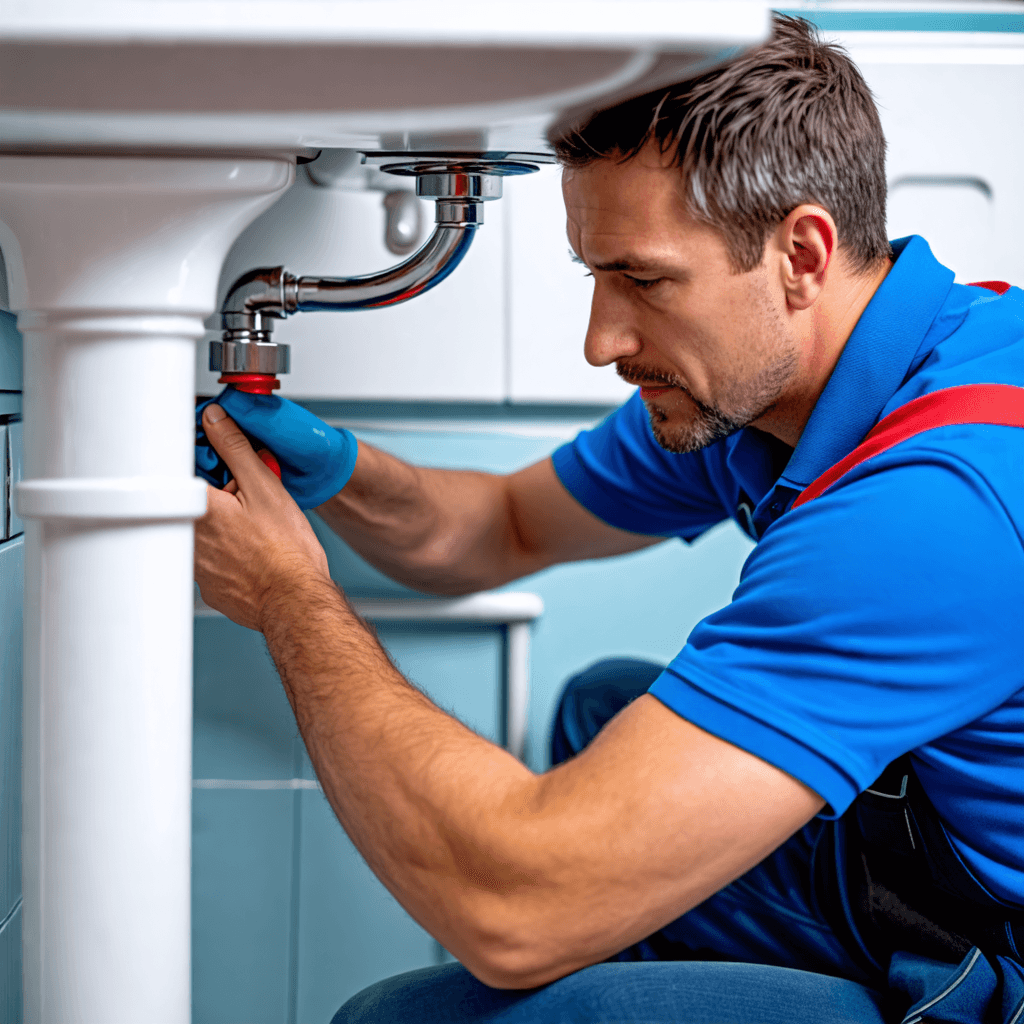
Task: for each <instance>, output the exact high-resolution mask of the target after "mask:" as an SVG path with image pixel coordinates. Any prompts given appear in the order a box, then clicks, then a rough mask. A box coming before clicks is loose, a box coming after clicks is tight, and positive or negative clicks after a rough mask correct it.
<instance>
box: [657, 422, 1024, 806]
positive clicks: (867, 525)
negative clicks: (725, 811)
mask: <svg viewBox="0 0 1024 1024" xmlns="http://www.w3.org/2000/svg"><path fill="white" fill-rule="evenodd" d="M965 429H967V430H969V429H971V428H943V430H951V431H964V430H965ZM975 429H976V428H975ZM987 429H988V431H989V440H988V441H987V442H986V443H987V444H989V446H990V453H991V456H992V458H993V459H1002V460H1003V462H1004V463H1006V461H1007V460H1009V459H1016V461H1017V463H1021V462H1022V461H1024V459H1022V455H1021V445H1020V442H1019V439H1018V438H1014V439H1013V442H1014V443H1008V442H1010V440H1011V439H1010V436H1009V435H1008V434H1007V433H1006V431H1008V430H1009V431H1012V430H1013V428H1005V427H997V428H987ZM934 433H938V431H936V432H934ZM992 434H996V435H998V436H997V437H996V439H995V440H992ZM911 444H913V448H912V450H905V449H908V448H909V446H910V445H911ZM1000 446H1001V448H1000ZM1013 447H1016V454H1013V453H1012V452H1009V449H1011V448H1013ZM972 461H973V460H972ZM975 464H976V463H975ZM1010 468H1011V469H1012V467H1010ZM1017 469H1018V470H1019V469H1020V466H1017ZM988 479H991V477H986V476H983V475H982V474H981V473H980V472H979V471H978V470H976V469H974V468H972V465H971V464H968V463H967V461H966V460H965V459H963V458H960V457H958V456H957V455H956V454H955V452H951V451H950V449H949V448H948V447H940V446H938V442H937V441H935V442H929V441H922V440H920V439H919V440H917V441H916V442H908V443H907V444H905V445H902V446H900V447H899V448H897V449H893V451H892V452H890V453H887V454H885V455H880V456H877V457H876V458H874V459H872V460H871V461H870V462H869V463H865V464H864V465H863V466H861V467H858V469H856V470H854V471H852V472H851V473H849V474H848V475H847V477H845V478H844V479H843V480H842V481H841V482H840V483H839V484H837V485H836V486H835V487H834V488H832V490H830V491H828V492H826V493H825V494H824V495H822V496H821V497H819V498H816V499H815V500H814V501H811V502H808V503H807V504H806V505H803V506H801V507H800V508H798V509H795V510H792V511H790V512H788V513H786V514H785V515H784V516H782V518H781V519H779V520H778V521H777V522H776V523H775V524H773V525H772V526H771V527H770V528H769V529H768V530H767V531H766V533H765V535H764V537H763V539H762V540H761V542H760V543H759V544H758V546H757V547H756V548H755V549H754V551H753V552H752V553H751V555H750V557H749V558H748V560H747V562H746V564H745V565H744V568H743V572H742V575H741V578H740V583H739V586H738V588H737V590H736V591H735V594H734V596H733V599H732V601H731V603H730V604H729V605H728V606H727V607H725V608H723V609H722V610H720V611H719V612H716V613H715V614H713V615H711V616H709V617H708V618H706V619H705V620H703V621H702V622H701V623H699V624H698V625H697V626H696V627H695V629H694V630H693V632H692V633H691V635H690V637H689V640H688V642H687V644H686V647H685V648H684V649H683V650H682V652H681V653H680V654H679V655H678V657H676V658H675V660H674V661H673V662H672V663H671V665H670V666H669V667H668V669H666V671H665V672H664V674H663V675H662V676H661V677H660V678H659V679H658V680H656V681H655V683H654V685H653V687H652V688H651V691H650V692H651V693H652V694H653V695H654V696H655V697H657V698H658V699H659V700H661V701H662V702H663V703H664V704H666V705H667V706H668V707H670V708H671V709H673V710H674V711H676V712H677V713H678V714H679V715H681V716H683V717H684V718H686V719H687V720H689V721H691V722H693V723H694V724H696V725H698V726H700V727H701V728H703V729H705V730H706V731H708V732H710V733H712V734H714V735H716V736H719V737H720V738H722V739H725V740H727V741H728V742H730V743H732V744H734V745H736V746H738V747H741V748H742V749H745V750H747V751H749V752H750V753H752V754H754V755H756V756H757V757H760V758H761V759H763V760H765V761H767V762H769V763H771V764H773V765H775V766H776V767H778V768H781V769H782V770H783V771H785V772H787V773H788V774H790V775H792V776H794V777H795V778H797V779H799V780H800V781H802V782H804V783H805V784H806V785H808V786H810V787H811V788H812V789H814V790H815V791H816V792H817V793H818V794H819V795H821V796H822V797H823V798H824V799H825V800H826V801H827V803H828V804H829V807H830V811H829V812H828V813H832V814H834V815H840V814H842V812H843V811H844V810H845V809H846V808H847V807H848V806H849V805H850V803H851V802H852V801H853V799H854V797H855V796H856V795H857V794H858V793H859V792H860V791H861V790H863V789H864V788H866V787H867V786H868V785H870V784H871V782H872V781H873V780H874V779H875V778H877V777H878V775H879V774H880V773H881V771H882V769H883V768H884V767H885V766H886V765H887V764H888V763H889V762H891V761H892V760H894V759H895V758H896V757H898V756H900V755H901V754H903V753H905V752H907V751H908V750H913V749H916V748H918V747H921V746H922V745H924V744H928V743H930V742H931V741H934V740H937V739H938V738H941V737H947V735H948V734H950V733H953V732H955V731H956V730H959V729H962V727H964V726H966V725H968V723H973V722H975V720H976V719H978V718H979V717H980V716H984V715H986V714H988V713H989V712H991V711H992V710H993V709H995V708H998V707H999V706H1000V705H1002V704H1003V703H1004V702H1005V701H1007V700H1009V699H1010V698H1011V697H1012V695H1013V694H1014V693H1015V692H1016V691H1018V690H1020V688H1021V684H1022V677H1021V670H1020V660H1021V651H1022V648H1021V635H1022V634H1021V623H1022V619H1021V580H1022V579H1024V548H1022V543H1021V536H1020V533H1019V530H1018V527H1017V526H1015V524H1014V521H1013V519H1012V518H1011V516H1010V515H1009V514H1008V512H1007V505H1008V504H1009V503H1008V502H1007V501H1006V498H1007V495H1005V494H1004V495H1002V496H1000V495H999V494H998V493H996V492H995V491H994V490H993V488H992V487H991V485H990V484H989V483H988ZM1002 479H1006V480H1010V479H1015V478H1014V477H1013V476H1012V475H1011V474H1010V473H1006V474H1005V475H1004V476H1002ZM1016 479H1019V478H1016ZM1020 490H1021V488H1020V486H1019V485H1017V491H1018V492H1020ZM1017 497H1018V499H1020V498H1021V497H1024V495H1022V494H1020V493H1018V495H1017ZM986 742H991V737H990V738H989V739H988V740H986Z"/></svg>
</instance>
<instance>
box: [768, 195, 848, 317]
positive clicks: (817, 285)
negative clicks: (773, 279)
mask: <svg viewBox="0 0 1024 1024" xmlns="http://www.w3.org/2000/svg"><path fill="white" fill-rule="evenodd" d="M836 242H837V234H836V223H835V221H834V220H833V219H832V217H831V216H830V214H829V213H828V211H827V210H824V209H822V207H820V206H811V205H810V204H808V203H804V204H802V205H800V206H798V207H797V208H796V209H795V210H793V211H791V212H790V214H789V215H788V216H787V217H786V219H785V220H784V221H783V222H782V223H781V224H780V225H779V226H778V228H777V229H776V231H775V244H776V246H777V248H778V252H779V255H780V256H781V273H782V285H783V289H784V290H785V293H786V301H787V303H788V304H789V307H790V309H808V308H810V307H811V306H813V305H814V303H815V302H816V301H817V299H818V296H819V295H820V294H821V290H822V289H823V288H824V287H825V281H826V280H827V279H828V271H829V267H830V266H831V265H832V261H833V258H834V256H835V250H836Z"/></svg>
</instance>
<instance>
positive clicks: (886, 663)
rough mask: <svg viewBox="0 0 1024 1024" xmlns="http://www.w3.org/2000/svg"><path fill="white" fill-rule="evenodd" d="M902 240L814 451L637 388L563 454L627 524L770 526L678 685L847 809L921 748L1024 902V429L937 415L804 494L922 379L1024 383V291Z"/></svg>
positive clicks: (690, 711) (665, 691) (598, 505)
mask: <svg viewBox="0 0 1024 1024" xmlns="http://www.w3.org/2000/svg"><path fill="white" fill-rule="evenodd" d="M894 250H895V252H896V255H897V259H896V262H895V264H894V266H893V268H892V269H891V270H890V272H889V274H888V276H887V277H886V278H885V280H884V281H883V283H882V285H881V286H880V287H879V289H878V291H877V292H876V293H875V295H874V296H873V298H872V299H871V302H870V303H869V304H868V307H867V309H866V310H865V311H864V313H863V314H862V316H861V318H860V320H859V321H858V323H857V326H856V328H855V329H854V331H853V333H852V334H851V335H850V338H849V340H848V341H847V343H846V346H845V348H844V349H843V353H842V355H841V357H840V359H839V362H838V364H837V365H836V368H835V371H834V372H833V374H832V376H831V378H830V379H829V382H828V384H827V385H826V387H825V390H824V391H823V392H822V395H821V397H820V398H819V400H818V402H817V405H816V406H815V408H814V411H813V413H812V414H811V418H810V420H809V421H808V423H807V426H806V428H805V430H804V432H803V435H802V436H801V438H800V442H799V444H798V445H797V447H796V448H795V449H790V448H789V447H788V446H786V445H784V444H782V443H781V442H779V441H778V440H776V439H775V438H773V437H771V436H770V435H768V434H765V433H762V432H761V431H759V430H756V429H754V428H749V427H748V428H746V429H744V430H741V431H739V432H738V433H736V434H734V435H732V436H731V437H728V438H725V439H724V440H722V441H719V442H717V443H716V444H714V445H711V446H710V447H708V448H706V449H704V450H702V451H699V452H693V453H689V454H683V455H679V454H673V453H671V452H667V451H665V450H664V449H663V448H661V447H660V446H659V445H658V443H657V441H656V440H655V439H654V436H653V434H652V432H651V427H650V421H649V419H648V416H647V412H646V410H645V408H644V405H643V403H642V402H641V400H640V396H639V394H636V395H634V396H633V397H632V398H631V399H630V400H629V401H628V402H627V403H626V404H625V405H624V406H623V407H622V408H621V409H619V410H617V411H616V412H614V413H613V414H612V415H611V416H609V417H608V419H606V420H605V421H604V422H603V423H601V424H600V425H599V426H598V427H596V428H595V429H594V430H590V431H585V432H584V433H582V434H580V435H579V436H578V437H577V438H576V439H575V440H574V441H573V442H571V443H570V444H567V445H565V446H563V447H562V448H560V449H559V450H558V451H556V452H555V455H554V465H555V469H556V472H557V473H558V476H559V478H560V479H561V481H562V483H563V484H564V485H565V487H566V488H567V489H568V491H569V492H570V493H571V494H572V495H573V496H574V497H575V498H576V500H577V501H579V502H580V504H581V505H583V506H584V507H585V508H587V509H589V510H590V511H591V512H593V513H594V514H595V515H596V516H598V517H599V518H601V519H603V520H604V521H606V522H608V523H610V524H612V525H613V526H617V527H620V528H621V529H625V530H631V531H634V532H636V533H643V534H653V535H659V536H664V537H681V538H682V539H684V540H687V541H689V540H692V539H693V538H695V537H697V536H699V535H700V534H701V533H703V532H704V531H705V530H707V529H709V528H710V527H712V526H714V525H715V524H716V523H719V522H721V521H722V520H723V519H726V518H729V517H735V518H737V519H738V521H739V522H740V524H741V525H742V526H743V527H744V528H745V529H747V530H748V532H750V533H751V534H752V535H753V536H754V537H755V538H756V539H757V540H758V543H757V546H756V547H755V548H754V550H753V551H752V552H751V554H750V556H749V558H748V559H747V561H746V564H745V565H744V567H743V571H742V573H741V576H740V583H739V586H738V587H737V589H736V591H735V593H734V594H733V597H732V601H731V602H730V603H729V604H728V605H727V606H726V607H725V608H722V609H721V610H720V611H717V612H715V613H714V614H713V615H710V616H708V617H707V618H706V619H704V620H703V621H702V622H700V623H699V624H698V625H697V626H696V627H695V628H694V630H693V632H692V633H691V634H690V636H689V639H688V640H687V643H686V646H685V647H684V648H683V650H682V651H681V652H680V653H679V655H678V656H677V657H676V658H675V660H674V661H673V662H672V663H671V665H669V667H668V668H667V669H666V670H665V672H664V673H663V674H662V675H661V677H660V678H659V679H658V680H657V681H656V682H655V683H654V685H653V686H652V687H651V690H650V692H651V693H652V694H653V695H654V696H655V697H657V698H658V699H659V700H661V701H662V702H663V703H664V704H666V705H667V706H668V707H670V708H671V709H672V710H673V711H675V712H677V713H678V714H679V715H681V716H683V717H684V718H686V719H688V720H689V721H691V722H693V723H695V724H696V725H698V726H700V727H701V728H702V729H705V730H706V731H708V732H710V733H713V734H714V735H716V736H719V737H721V738H722V739H725V740H727V741H728V742H730V743H732V744H734V745H736V746H738V747H741V748H743V749H744V750H747V751H749V752H750V753H752V754H755V755H756V756H757V757H760V758H762V759H763V760H765V761H768V762H769V763H771V764H773V765H776V766H777V767H779V768H781V769H782V770H783V771H785V772H787V773H788V774H790V775H792V776H794V777H795V778H797V779H799V780H800V781H802V782H804V783H806V784H807V785H808V786H810V787H811V788H812V789H813V790H815V791H816V792H817V793H819V794H820V795H821V796H822V797H823V798H824V799H825V800H826V801H827V803H828V807H827V808H826V813H827V814H833V815H839V814H842V812H843V811H844V810H846V808H847V807H848V806H849V805H850V803H851V802H852V801H853V799H854V797H855V796H856V795H857V794H858V793H859V792H860V791H862V790H863V789H865V788H866V787H867V786H868V785H870V784H871V782H873V781H874V780H875V779H876V778H877V777H878V775H879V774H880V773H881V771H882V769H883V768H884V767H885V766H886V765H887V764H889V762H890V761H892V760H894V759H895V758H896V757H898V756H900V755H901V754H903V753H905V752H907V751H909V750H912V751H913V752H914V756H915V762H914V763H915V768H916V770H917V773H918V775H919V777H920V780H921V783H922V785H923V786H924V788H925V790H926V791H927V792H928V794H929V796H930V797H931V799H932V801H933V803H934V804H935V806H936V808H937V810H938V811H939V813H940V814H941V816H942V818H943V820H944V822H945V823H946V826H947V829H948V831H949V833H950V838H951V839H952V841H953V845H954V846H955V848H956V849H957V851H958V852H959V853H960V854H961V856H962V857H963V859H964V861H965V862H966V864H967V865H968V866H969V867H970V868H971V869H972V871H973V872H974V873H975V875H976V876H977V877H978V878H979V880H980V881H982V882H983V883H984V884H985V885H986V886H987V887H988V888H989V889H990V890H991V891H992V892H993V893H995V894H996V895H997V896H1000V897H1002V898H1004V899H1008V900H1011V901H1013V902H1016V903H1021V904H1024V430H1022V429H1020V428H1016V427H1001V426H973V425H972V426H954V427H941V428H937V429H934V430H931V431H928V432H927V433H925V434H922V435H919V436H918V437H916V438H913V439H911V440H908V441H905V442H903V443H902V444H899V445H897V446H896V447H895V448H892V449H891V450H890V451H888V452H886V453H884V454H882V455H878V456H876V457H875V458H873V459H871V460H870V461H869V462H867V463H864V464H862V465H861V466H860V467H858V468H857V469H855V470H853V471H852V472H850V473H848V474H847V475H846V476H845V477H843V478H842V480H841V481H840V482H839V483H838V484H837V485H836V486H834V487H833V488H832V489H831V490H829V491H827V492H826V493H825V494H824V495H822V496H821V497H819V498H816V499H815V500H814V501H811V502H808V503H807V504H806V505H803V506H801V507H800V508H797V509H795V510H793V511H791V512H790V511H788V509H789V507H790V505H791V504H792V501H793V499H794V497H795V496H796V495H797V494H798V493H799V492H800V491H801V490H803V488H804V487H806V486H807V484H809V483H811V481H812V480H814V479H815V478H816V477H818V476H819V475H820V474H821V473H822V472H824V470H826V469H828V468H829V466H831V465H833V464H834V463H836V462H838V461H839V460H840V459H842V458H843V457H844V456H846V455H847V454H848V453H849V452H850V451H852V450H853V449H854V448H855V447H856V446H857V445H858V444H859V443H860V441H861V440H862V439H863V437H864V435H865V434H866V433H867V432H868V431H869V430H870V429H871V427H872V426H873V425H874V424H875V423H877V422H878V420H880V419H881V418H882V417H884V416H886V415H888V413H890V412H892V411H893V410H894V409H896V408H898V407H899V406H901V405H904V404H905V403H907V402H909V401H910V400H911V399H914V398H917V397H918V396H919V395H923V394H927V393H929V392H932V391H936V390H939V389H940V388H946V387H951V386H953V385H957V384H968V383H999V384H1015V385H1024V292H1022V291H1021V290H1020V289H1018V288H1011V289H1010V290H1009V291H1008V292H1007V293H1006V294H1005V295H1003V296H1001V297H999V296H997V295H996V294H995V293H994V292H991V291H988V290H986V289H982V288H973V287H968V286H964V285H956V284H954V283H953V273H952V271H950V270H947V269H946V268H945V267H943V266H941V265H940V264H939V263H938V262H936V260H935V258H934V257H933V256H932V254H931V251H930V249H929V248H928V245H927V243H926V242H925V241H924V240H923V239H921V238H919V237H917V236H912V237H911V238H909V239H901V240H900V241H899V242H897V243H894ZM783 513H787V514H785V515H783Z"/></svg>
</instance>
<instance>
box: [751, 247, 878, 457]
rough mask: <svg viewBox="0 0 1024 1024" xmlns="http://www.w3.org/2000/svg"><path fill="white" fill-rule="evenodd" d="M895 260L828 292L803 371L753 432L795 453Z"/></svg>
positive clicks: (816, 312)
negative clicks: (850, 342)
mask: <svg viewBox="0 0 1024 1024" xmlns="http://www.w3.org/2000/svg"><path fill="white" fill-rule="evenodd" d="M891 269H892V260H888V259H887V260H886V261H885V263H884V264H882V265H881V266H880V267H879V268H878V269H877V270H873V271H871V272H869V273H867V274H859V275H856V276H854V275H852V274H849V273H843V272H841V273H839V274H837V275H835V276H833V277H832V278H831V279H830V280H829V282H828V284H827V285H826V286H825V288H824V289H823V291H822V294H821V297H820V299H819V301H818V302H816V303H815V304H814V306H813V308H812V309H811V310H809V311H808V312H809V313H810V318H809V323H808V327H807V333H806V337H805V339H804V340H803V341H802V342H801V357H802V358H801V362H800V369H799V370H798V372H797V374H796V376H795V377H794V382H793V384H792V385H791V387H789V388H787V390H786V393H785V395H784V396H783V397H782V398H781V399H780V400H779V401H778V402H777V403H776V404H775V405H774V406H773V407H772V408H771V410H769V411H768V412H767V413H765V415H764V416H762V417H761V418H760V419H758V420H757V421H756V422H755V423H754V424H752V425H753V426H756V427H758V428H759V429H761V430H763V431H765V432H766V433H769V434H772V435H774V436H775V437H777V438H778V439H779V440H780V441H784V442H785V443H786V444H788V445H789V446H790V447H791V448H795V447H796V446H797V443H798V442H799V440H800V436H801V435H802V434H803V432H804V428H805V427H806V426H807V421H808V420H809V419H810V418H811V413H812V412H813V411H814V407H815V405H816V404H817V402H818V399H819V398H820V397H821V393H822V392H823V391H824V390H825V385H826V384H828V382H829V378H830V377H831V376H832V373H833V371H834V370H835V368H836V364H837V363H838V362H839V357H840V356H841V355H842V354H843V349H844V348H845V347H846V343H847V341H848V340H849V338H850V335H851V334H853V329H854V328H855V327H856V326H857V322H858V321H859V320H860V318H861V314H862V313H863V312H864V310H865V309H867V306H868V303H870V302H871V299H872V298H873V297H874V294H875V292H876V291H878V288H879V286H880V285H881V283H882V282H883V281H884V280H885V278H886V275H887V274H888V273H889V271H890V270H891Z"/></svg>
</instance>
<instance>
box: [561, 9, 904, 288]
mask: <svg viewBox="0 0 1024 1024" xmlns="http://www.w3.org/2000/svg"><path fill="white" fill-rule="evenodd" d="M773 25H774V32H773V34H772V38H771V39H770V40H768V42H766V43H764V44H762V45H761V46H758V47H755V48H753V49H751V50H749V51H747V52H746V53H743V54H741V55H740V56H739V57H737V58H736V59H735V60H733V61H732V62H731V63H729V64H727V65H726V66H725V67H722V68H719V69H716V70H714V71H710V72H706V73H705V74H702V75H700V76H698V77H696V78H693V79H690V80H689V81H686V82H681V83H679V84H678V85H673V86H669V87H668V88H667V89H664V88H663V89H659V90H657V91H655V92H651V93H648V94H647V95H645V96H641V97H639V98H637V99H633V100H628V101H626V102H624V103H620V104H619V105H618V106H615V107H612V108H610V109H608V110H604V111H601V112H599V113H597V114H594V115H593V116H592V117H591V118H590V119H589V120H588V121H587V122H586V123H585V124H583V125H582V126H580V127H578V128H575V129H573V130H570V131H568V132H566V133H565V134H564V135H562V136H561V137H560V138H558V139H556V140H555V141H554V146H555V152H556V153H557V154H558V158H559V160H560V161H561V162H562V163H563V164H566V165H568V166H570V167H577V166H583V165H586V164H589V163H592V162H594V161H595V160H600V159H618V160H620V161H623V162H624V161H626V160H629V159H631V158H632V157H634V156H635V155H636V154H637V153H638V152H639V151H640V150H641V149H643V148H644V146H646V145H647V144H648V143H649V142H652V141H654V142H657V144H658V145H659V146H660V147H661V151H662V153H668V152H670V151H674V160H673V162H674V164H675V165H676V166H678V167H679V168H680V169H681V170H682V172H683V176H684V179H685V183H684V190H685V192H684V194H685V199H686V203H687V207H688V209H689V211H690V213H691V215H692V216H693V217H695V218H696V219H698V220H700V221H702V222H704V223H706V224H708V225H709V226H711V227H713V228H715V229H716V230H717V231H719V232H720V233H721V235H722V237H723V239H724V241H725V244H726V247H727V249H728V252H729V257H730V260H731V262H732V264H733V267H734V269H735V270H736V271H737V272H743V271H747V270H752V269H753V268H754V267H756V266H757V265H758V263H760V262H761V258H762V256H763V254H764V246H765V241H766V239H767V237H768V234H769V232H770V231H772V230H773V229H774V228H775V227H776V226H777V225H778V224H780V223H781V222H782V221H783V220H784V219H785V218H786V216H787V214H788V213H789V212H790V211H791V210H793V209H794V208H796V207H797V206H799V205H800V204H801V203H814V204H816V205H819V206H823V207H824V208H825V209H826V210H828V211H829V213H830V214H831V215H832V217H833V219H834V220H835V222H836V227H837V229H838V231H839V244H840V249H841V251H843V252H844V254H845V255H846V258H847V259H848V261H849V263H850V265H851V266H852V268H853V269H854V271H855V272H858V273H860V272H866V271H868V270H869V269H871V268H873V267H874V266H876V265H877V264H878V262H879V261H881V260H883V259H885V258H887V257H889V256H890V255H891V250H890V248H889V242H888V239H887V238H886V233H885V192H886V186H885V136H884V135H883V134H882V125H881V123H880V122H879V119H878V111H877V110H876V109H875V103H874V98H873V97H872V95H871V90H870V89H868V87H867V84H866V83H865V82H864V79H863V77H862V76H861V74H860V71H858V69H857V67H856V65H855V64H854V63H853V61H852V60H850V57H849V55H848V54H847V53H846V52H845V51H844V50H843V49H842V48H841V47H839V46H836V45H834V44H831V43H823V42H822V41H821V40H820V39H819V38H818V37H817V35H816V32H815V29H814V27H813V26H812V25H811V24H810V23H809V22H807V21H805V20H804V19H803V18H792V17H788V16H786V15H782V14H775V15H774V16H773Z"/></svg>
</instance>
